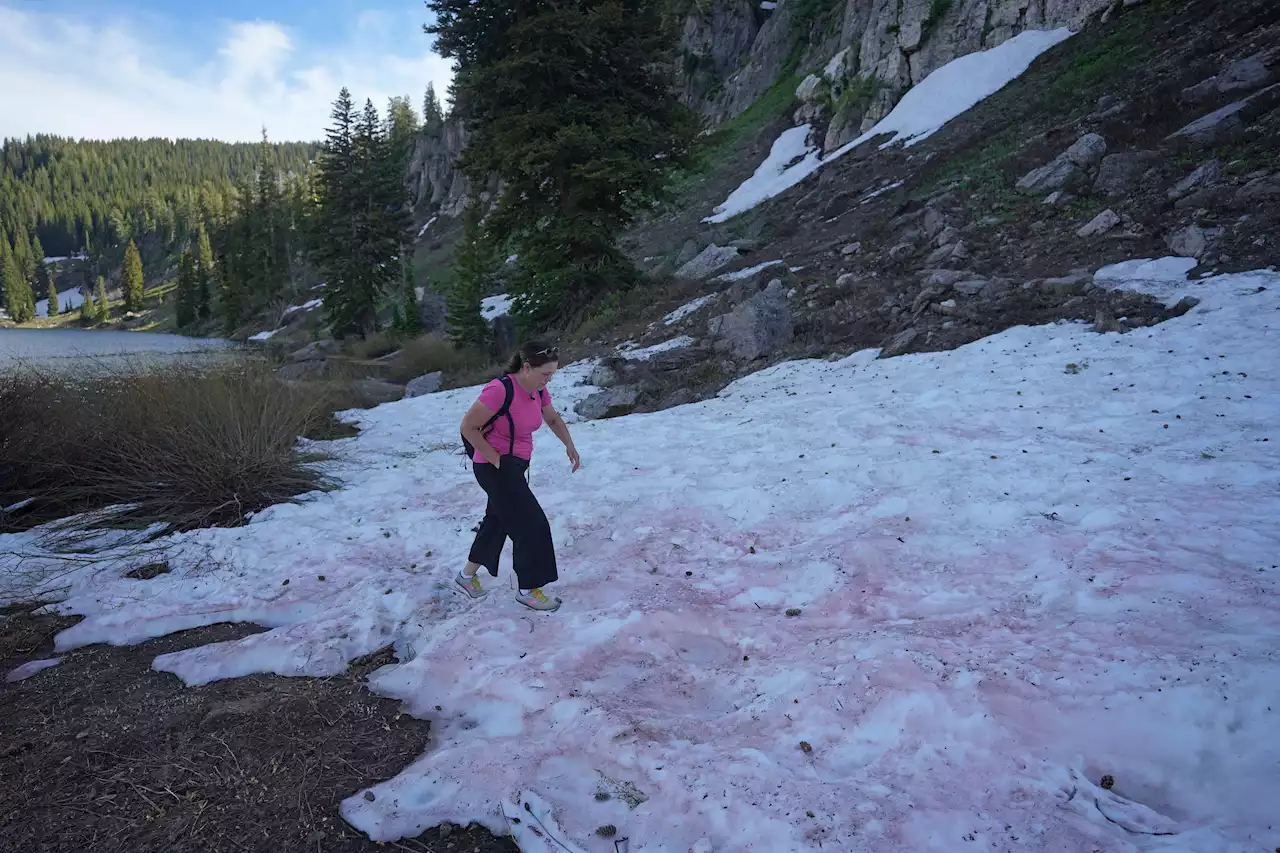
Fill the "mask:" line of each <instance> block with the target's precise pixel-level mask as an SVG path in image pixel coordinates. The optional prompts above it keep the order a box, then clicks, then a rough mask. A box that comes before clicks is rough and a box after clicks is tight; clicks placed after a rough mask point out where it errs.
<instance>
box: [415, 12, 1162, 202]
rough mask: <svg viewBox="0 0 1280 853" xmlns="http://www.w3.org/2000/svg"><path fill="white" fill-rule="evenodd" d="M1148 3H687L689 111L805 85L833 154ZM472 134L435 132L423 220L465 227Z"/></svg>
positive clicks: (419, 172)
mask: <svg viewBox="0 0 1280 853" xmlns="http://www.w3.org/2000/svg"><path fill="white" fill-rule="evenodd" d="M1137 2H1139V0H779V1H778V2H777V3H773V2H769V0H763V2H762V0H685V6H686V8H685V9H684V10H683V12H682V13H681V22H682V23H681V25H680V33H681V35H680V45H679V55H680V67H679V69H678V72H677V73H678V75H679V78H680V90H681V99H682V100H683V101H684V102H685V103H686V104H688V105H689V106H690V107H692V108H694V109H695V110H697V111H698V112H699V113H700V114H701V115H702V116H703V117H704V118H705V119H706V121H707V123H708V124H709V125H710V126H712V127H714V126H716V125H719V124H721V123H723V122H725V121H728V120H730V119H733V118H735V117H737V116H739V115H741V114H742V113H743V112H744V111H746V110H747V109H748V108H749V107H750V106H751V105H752V104H753V103H755V102H756V101H757V100H759V99H760V98H761V97H762V96H763V95H764V94H765V93H766V92H768V91H769V90H770V89H772V88H773V87H774V86H788V87H789V86H794V85H796V83H798V82H799V81H801V80H804V81H805V85H804V86H803V87H801V88H800V90H799V91H800V94H801V96H802V100H803V101H804V105H803V106H802V107H801V110H802V112H801V113H800V115H799V117H800V118H801V119H803V120H804V121H809V122H812V123H815V124H816V125H817V126H819V127H825V128H827V130H826V139H825V147H826V148H827V149H828V150H830V149H833V148H835V147H838V146H840V145H843V144H844V143H845V142H848V141H849V140H850V139H852V138H853V137H855V136H857V135H858V134H859V133H861V132H862V131H864V130H866V129H868V128H869V127H871V126H872V125H873V124H874V123H875V122H876V121H878V120H879V119H881V118H883V117H884V116H885V115H887V114H888V112H889V111H890V110H891V109H893V107H894V105H895V104H897V102H898V100H899V99H900V98H901V97H902V95H903V94H904V93H905V92H906V91H907V90H908V89H910V88H911V87H912V86H913V85H915V84H917V83H919V82H920V81H921V80H923V79H924V78H925V77H926V76H928V75H929V73H930V72H932V71H933V70H935V69H937V68H939V67H941V66H943V65H945V64H946V63H948V62H950V61H951V60H953V59H955V58H956V57H958V56H963V55H965V54H968V53H973V52H975V51H979V50H987V49H990V48H992V47H995V46H996V45H998V44H1000V43H1002V42H1004V41H1007V40H1008V39H1010V38H1012V37H1013V36H1015V35H1017V34H1018V33H1020V32H1022V31H1024V30H1028V29H1053V28H1057V27H1070V28H1073V29H1074V28H1079V27H1082V26H1084V25H1085V24H1086V23H1087V22H1088V20H1089V19H1090V18H1091V17H1096V16H1100V15H1102V16H1105V15H1107V14H1109V13H1110V11H1111V10H1112V9H1113V8H1114V7H1118V6H1120V5H1134V4H1136V3H1137ZM466 141H467V139H466V132H465V130H464V129H463V128H462V127H461V126H460V124H459V123H457V122H452V121H449V122H445V123H444V124H443V125H440V126H437V127H435V128H430V129H428V130H425V131H424V132H423V134H422V136H421V137H420V139H419V141H418V144H417V146H416V149H415V151H414V154H413V157H412V161H411V164H410V168H409V175H408V182H409V187H410V194H411V198H412V200H413V202H414V206H415V209H417V210H419V211H421V212H422V213H423V214H424V215H434V214H437V213H438V214H444V215H446V216H456V215H457V214H458V213H459V212H460V210H461V207H462V204H463V202H464V201H465V199H466V196H467V192H468V187H467V182H466V180H465V179H464V178H463V177H462V176H461V175H459V174H458V173H457V171H456V169H455V165H456V162H457V158H458V155H459V154H460V153H461V152H462V149H463V148H464V147H465V146H466Z"/></svg>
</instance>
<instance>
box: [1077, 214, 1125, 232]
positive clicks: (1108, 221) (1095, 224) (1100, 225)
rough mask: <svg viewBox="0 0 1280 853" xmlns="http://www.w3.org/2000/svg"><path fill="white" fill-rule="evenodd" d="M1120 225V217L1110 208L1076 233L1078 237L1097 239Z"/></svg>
mask: <svg viewBox="0 0 1280 853" xmlns="http://www.w3.org/2000/svg"><path fill="white" fill-rule="evenodd" d="M1119 224H1120V216H1119V215H1118V214H1117V213H1116V212H1115V211H1114V210H1111V209H1110V208H1107V209H1106V210H1104V211H1102V212H1101V213H1099V214H1098V215H1097V216H1095V217H1094V218H1093V219H1091V220H1090V221H1089V223H1088V224H1087V225H1084V226H1082V227H1081V228H1080V230H1079V231H1077V232H1076V236H1077V237H1097V236H1099V235H1101V234H1106V233H1107V232H1108V231H1111V230H1112V229H1114V228H1115V227H1116V226H1117V225H1119Z"/></svg>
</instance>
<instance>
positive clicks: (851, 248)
mask: <svg viewBox="0 0 1280 853" xmlns="http://www.w3.org/2000/svg"><path fill="white" fill-rule="evenodd" d="M861 251H862V244H861V243H850V244H849V245H847V246H845V247H844V248H843V249H841V250H840V254H842V255H856V254H859V253H860V252H861Z"/></svg>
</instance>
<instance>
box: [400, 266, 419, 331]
mask: <svg viewBox="0 0 1280 853" xmlns="http://www.w3.org/2000/svg"><path fill="white" fill-rule="evenodd" d="M400 266H401V273H402V275H401V285H400V290H401V294H400V304H399V305H398V306H397V310H396V315H397V318H398V319H399V321H400V323H399V330H398V331H400V332H401V334H403V335H405V336H406V337H411V338H416V337H417V336H418V335H420V334H422V315H421V314H419V313H418V291H417V289H416V288H415V287H414V284H413V263H412V261H411V260H410V253H409V249H408V247H407V246H405V247H402V248H401V252H400Z"/></svg>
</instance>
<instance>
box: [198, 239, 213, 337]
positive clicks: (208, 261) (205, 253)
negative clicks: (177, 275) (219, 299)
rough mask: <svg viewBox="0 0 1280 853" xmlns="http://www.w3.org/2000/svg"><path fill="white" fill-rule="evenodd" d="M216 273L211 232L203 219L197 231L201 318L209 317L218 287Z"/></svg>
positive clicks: (199, 314)
mask: <svg viewBox="0 0 1280 853" xmlns="http://www.w3.org/2000/svg"><path fill="white" fill-rule="evenodd" d="M216 275H217V273H216V271H215V270H214V267H213V246H212V244H211V243H210V242H209V232H208V231H207V230H205V227H204V222H203V221H201V223H200V225H199V228H198V229H197V231H196V317H197V318H199V319H201V320H208V319H209V315H210V313H211V310H212V309H211V299H212V295H213V291H214V289H215V288H216V287H217V279H216Z"/></svg>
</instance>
